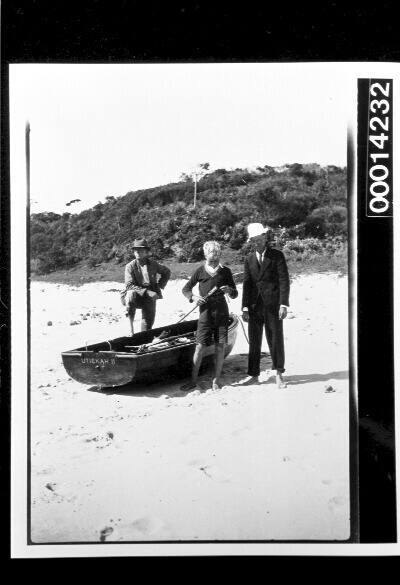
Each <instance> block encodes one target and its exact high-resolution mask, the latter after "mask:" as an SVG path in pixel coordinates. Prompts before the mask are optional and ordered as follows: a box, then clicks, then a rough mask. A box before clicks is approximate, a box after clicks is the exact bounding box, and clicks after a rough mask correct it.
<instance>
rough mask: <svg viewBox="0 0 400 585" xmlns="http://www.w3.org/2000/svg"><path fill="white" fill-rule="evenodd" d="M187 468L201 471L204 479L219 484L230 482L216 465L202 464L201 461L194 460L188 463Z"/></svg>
mask: <svg viewBox="0 0 400 585" xmlns="http://www.w3.org/2000/svg"><path fill="white" fill-rule="evenodd" d="M189 466H190V467H193V468H194V469H196V470H198V471H201V473H203V474H204V475H205V476H206V477H208V478H209V479H212V480H214V481H217V482H219V483H229V482H230V481H231V480H230V478H229V477H228V475H226V474H225V473H224V472H223V471H222V470H221V469H220V468H219V467H218V466H217V465H215V464H213V463H211V464H209V463H207V462H204V461H203V460H198V459H194V460H192V461H190V462H189Z"/></svg>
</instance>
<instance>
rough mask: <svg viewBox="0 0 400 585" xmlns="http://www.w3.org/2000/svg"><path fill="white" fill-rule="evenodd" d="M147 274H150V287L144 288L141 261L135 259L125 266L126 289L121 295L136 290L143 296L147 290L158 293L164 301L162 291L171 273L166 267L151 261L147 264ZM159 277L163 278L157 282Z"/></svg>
mask: <svg viewBox="0 0 400 585" xmlns="http://www.w3.org/2000/svg"><path fill="white" fill-rule="evenodd" d="M147 272H148V274H149V281H150V285H149V286H147V287H145V286H143V276H142V271H141V268H140V264H139V260H137V259H135V260H132V262H129V264H127V265H126V266H125V289H124V290H123V291H122V293H121V295H125V293H126V292H127V291H128V290H134V291H136V292H137V293H138V294H139V295H143V294H144V293H145V291H146V290H147V289H150V290H152V291H154V292H157V293H158V294H159V296H160V299H162V293H161V290H162V289H163V288H165V286H166V284H167V282H168V280H169V277H170V276H171V271H170V269H169V268H167V267H166V266H163V265H162V264H159V263H158V262H157V261H156V260H152V259H149V260H148V262H147ZM157 275H160V276H161V278H160V279H159V280H157Z"/></svg>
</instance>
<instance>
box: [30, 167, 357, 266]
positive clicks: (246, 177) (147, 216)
mask: <svg viewBox="0 0 400 585" xmlns="http://www.w3.org/2000/svg"><path fill="white" fill-rule="evenodd" d="M204 166H206V165H204ZM346 180H347V177H346V169H345V168H340V167H336V166H328V167H320V166H319V165H316V164H310V165H301V164H297V163H296V164H291V165H286V166H285V167H281V168H273V167H270V166H268V165H266V166H265V167H257V169H256V170H254V171H250V170H246V169H235V170H230V171H227V170H225V169H218V170H215V171H213V172H207V174H205V175H204V176H203V177H202V178H201V179H200V180H199V181H198V184H197V205H196V208H193V191H194V185H193V181H192V179H191V178H190V177H188V176H187V175H183V177H182V181H180V182H178V183H171V184H168V185H162V186H159V187H154V188H152V189H145V190H140V191H134V192H129V193H127V194H126V195H124V196H121V197H113V196H110V197H107V198H106V201H105V202H104V203H98V204H97V205H95V206H94V207H93V208H91V209H87V210H85V211H82V212H81V213H75V214H74V213H63V214H62V215H60V214H56V213H50V212H49V213H37V214H33V215H32V216H31V249H30V252H31V270H32V273H33V274H37V275H43V274H48V273H50V272H52V271H57V270H61V269H62V270H67V269H69V268H71V267H76V266H77V265H79V266H86V267H89V268H92V267H95V266H97V265H99V264H102V263H109V264H113V265H117V264H122V263H125V262H128V261H129V260H131V259H132V257H133V250H132V244H133V240H134V239H135V238H140V237H145V238H146V239H147V240H148V242H149V243H150V245H151V246H152V249H153V252H154V255H155V256H156V257H158V258H160V259H163V258H170V259H171V261H174V262H197V261H199V260H200V259H201V258H202V245H203V243H204V241H205V240H207V239H216V240H219V241H220V242H222V243H223V244H224V248H225V250H226V252H227V253H228V256H229V257H232V255H233V256H234V257H235V258H237V260H238V261H239V260H240V259H241V258H243V256H244V254H245V253H246V251H247V247H248V245H247V244H246V239H247V233H246V225H247V224H248V223H249V222H255V221H256V222H261V223H263V224H268V225H269V226H271V227H273V228H275V230H274V233H275V245H276V246H277V247H279V248H280V249H282V250H283V251H284V253H285V254H286V256H287V257H288V259H289V261H297V262H301V261H304V260H310V259H313V258H315V259H319V260H321V258H326V259H329V258H336V260H338V259H340V260H341V262H342V264H343V266H344V265H345V264H346V262H347V261H346V258H347V248H346V246H347V186H346ZM121 268H122V267H121Z"/></svg>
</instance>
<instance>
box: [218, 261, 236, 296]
mask: <svg viewBox="0 0 400 585" xmlns="http://www.w3.org/2000/svg"><path fill="white" fill-rule="evenodd" d="M226 269H227V271H226V285H224V286H223V287H221V288H222V290H223V292H226V293H227V294H228V295H229V296H230V297H231V299H236V297H237V296H238V291H237V288H236V284H235V281H234V280H233V276H232V272H231V270H230V269H229V268H228V267H226ZM225 287H227V290H226V291H225V290H224V288H225Z"/></svg>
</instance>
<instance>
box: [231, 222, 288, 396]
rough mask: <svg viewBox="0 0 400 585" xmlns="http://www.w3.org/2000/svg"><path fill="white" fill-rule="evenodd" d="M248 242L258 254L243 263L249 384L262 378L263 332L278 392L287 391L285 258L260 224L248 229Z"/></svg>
mask: <svg viewBox="0 0 400 585" xmlns="http://www.w3.org/2000/svg"><path fill="white" fill-rule="evenodd" d="M247 231H248V235H249V237H248V240H247V241H248V242H251V244H252V245H253V246H254V248H255V251H254V252H253V253H251V254H249V255H248V256H247V257H246V259H245V262H244V280H243V298H242V315H243V320H244V321H247V322H248V323H249V362H248V372H247V373H248V375H249V376H251V378H250V380H249V381H248V382H253V381H258V376H259V374H260V360H261V344H262V332H263V328H265V335H266V338H267V343H268V347H269V351H270V355H271V359H272V369H273V370H276V383H277V386H278V388H285V387H286V384H285V382H284V380H283V377H282V374H283V372H284V371H285V349H284V338H283V319H284V318H285V317H286V315H287V307H288V306H289V290H290V281H289V273H288V269H287V265H286V260H285V256H284V255H283V253H282V252H281V251H280V250H277V249H275V248H271V247H270V246H269V234H268V231H269V228H267V227H265V228H264V226H263V225H262V224H261V223H250V224H249V225H248V226H247Z"/></svg>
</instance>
